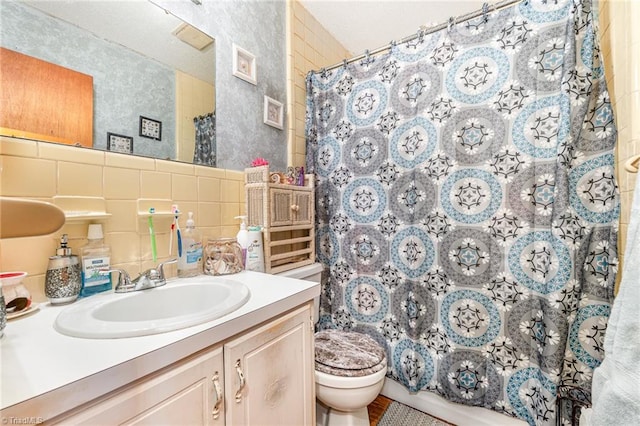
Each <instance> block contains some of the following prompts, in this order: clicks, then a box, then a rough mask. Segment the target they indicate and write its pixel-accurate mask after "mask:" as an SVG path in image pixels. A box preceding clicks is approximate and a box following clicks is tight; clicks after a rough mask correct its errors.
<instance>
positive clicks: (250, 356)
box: [224, 304, 315, 426]
mask: <svg viewBox="0 0 640 426" xmlns="http://www.w3.org/2000/svg"><path fill="white" fill-rule="evenodd" d="M310 307H311V305H310V304H308V305H306V306H305V307H304V308H303V309H298V310H296V311H293V312H291V313H289V314H287V315H285V316H283V317H281V318H280V319H278V320H276V321H273V322H272V323H270V324H267V325H265V326H264V327H261V328H259V329H257V330H254V331H252V332H250V333H247V334H245V335H243V336H241V337H239V338H237V339H234V340H233V341H231V342H229V343H227V344H225V346H224V358H225V384H226V389H225V395H226V396H227V425H260V426H284V425H291V426H299V425H312V424H315V382H314V374H315V371H314V369H315V366H314V354H313V332H312V327H313V324H312V322H311V310H310Z"/></svg>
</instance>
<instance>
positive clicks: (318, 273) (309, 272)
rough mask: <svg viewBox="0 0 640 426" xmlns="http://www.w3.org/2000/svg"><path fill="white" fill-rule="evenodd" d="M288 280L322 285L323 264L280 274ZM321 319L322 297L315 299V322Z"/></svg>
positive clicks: (314, 264)
mask: <svg viewBox="0 0 640 426" xmlns="http://www.w3.org/2000/svg"><path fill="white" fill-rule="evenodd" d="M276 275H280V276H283V277H287V278H297V279H299V280H305V281H313V282H314V283H318V284H319V283H320V279H321V278H322V264H320V263H312V264H311V265H305V266H301V267H300V268H295V269H290V270H288V271H284V272H280V273H279V274H276ZM318 318H320V296H317V297H314V298H313V320H314V322H316V321H317V320H318Z"/></svg>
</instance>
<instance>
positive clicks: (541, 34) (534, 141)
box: [306, 0, 619, 425]
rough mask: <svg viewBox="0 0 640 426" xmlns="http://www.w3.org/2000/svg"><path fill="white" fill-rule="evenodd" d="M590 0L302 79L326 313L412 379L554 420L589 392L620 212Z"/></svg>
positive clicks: (530, 11)
mask: <svg viewBox="0 0 640 426" xmlns="http://www.w3.org/2000/svg"><path fill="white" fill-rule="evenodd" d="M594 13H595V11H594V10H592V5H591V1H590V0H582V1H580V0H556V1H553V2H550V1H544V0H538V1H533V0H531V1H528V2H523V3H520V4H518V5H517V6H514V7H510V8H507V9H504V10H502V11H499V12H494V13H490V14H488V15H486V14H485V16H481V17H479V18H477V19H473V20H470V21H467V22H461V23H459V24H454V25H449V27H448V28H447V29H444V30H442V31H439V32H436V33H432V34H428V35H426V34H424V33H423V34H420V35H419V36H417V37H416V38H415V39H413V40H411V41H407V42H405V43H396V44H393V43H392V46H391V48H390V50H389V51H388V52H387V53H385V54H382V55H377V56H370V57H365V58H364V59H362V60H360V61H357V62H353V63H349V64H347V63H345V64H344V65H342V66H340V67H338V68H334V69H330V70H322V71H319V72H312V73H310V74H309V75H308V77H307V123H306V136H307V165H306V166H307V168H308V170H311V171H312V172H313V173H314V174H315V178H316V181H317V192H316V222H317V242H316V247H317V256H318V259H319V260H320V261H321V262H322V263H323V264H324V265H325V277H324V279H323V287H322V295H321V302H320V305H321V306H320V307H321V314H320V316H321V318H320V327H322V328H339V329H345V330H353V331H360V332H364V333H367V334H369V335H371V336H372V337H374V338H375V339H376V340H377V341H378V342H380V343H381V344H382V345H383V346H384V347H385V349H386V351H387V355H388V359H387V362H388V367H389V370H388V376H389V377H391V378H392V379H394V380H396V381H399V382H401V383H402V384H404V386H406V387H407V388H408V389H409V390H410V391H420V390H428V391H433V392H436V393H438V394H440V395H442V396H443V397H445V398H447V399H449V400H451V401H454V402H457V403H463V404H468V405H474V406H482V407H486V408H490V409H493V410H497V411H500V412H504V413H506V414H509V415H512V416H516V417H519V418H521V419H523V420H525V421H527V422H528V423H529V424H531V425H534V424H535V425H551V424H554V423H555V420H556V411H557V408H556V401H557V398H556V393H557V391H558V388H559V387H560V386H561V385H570V386H578V387H583V388H585V389H587V390H588V389H590V380H591V375H592V370H593V368H594V367H596V366H598V365H599V364H600V362H601V359H602V356H603V336H604V333H605V329H606V324H607V319H608V316H609V311H610V306H611V302H612V299H613V288H614V281H615V275H616V264H617V252H616V243H617V219H618V215H619V199H618V190H617V185H616V182H615V178H614V156H613V150H614V146H615V142H616V129H615V125H614V120H613V111H612V108H611V104H610V101H609V95H608V93H607V89H606V86H605V79H604V75H603V66H602V62H601V57H600V53H599V48H598V44H597V37H596V28H595V25H596V19H595V18H594Z"/></svg>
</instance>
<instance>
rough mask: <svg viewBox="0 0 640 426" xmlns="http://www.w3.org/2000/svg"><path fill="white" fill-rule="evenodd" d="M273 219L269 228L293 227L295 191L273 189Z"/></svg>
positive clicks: (270, 195) (271, 196) (271, 195)
mask: <svg viewBox="0 0 640 426" xmlns="http://www.w3.org/2000/svg"><path fill="white" fill-rule="evenodd" d="M269 197H270V201H271V209H270V213H271V218H270V221H269V226H286V225H291V222H292V221H293V216H292V214H293V205H294V203H293V191H291V190H290V189H280V188H271V190H270V191H269Z"/></svg>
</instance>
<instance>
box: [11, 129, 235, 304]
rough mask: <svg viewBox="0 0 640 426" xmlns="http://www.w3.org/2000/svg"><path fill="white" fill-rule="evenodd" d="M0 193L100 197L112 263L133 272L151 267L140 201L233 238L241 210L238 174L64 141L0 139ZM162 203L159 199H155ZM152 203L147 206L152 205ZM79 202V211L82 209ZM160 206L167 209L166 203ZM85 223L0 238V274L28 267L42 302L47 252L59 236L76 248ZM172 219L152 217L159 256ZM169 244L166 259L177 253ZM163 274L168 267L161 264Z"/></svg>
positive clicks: (206, 232) (206, 230) (81, 242)
mask: <svg viewBox="0 0 640 426" xmlns="http://www.w3.org/2000/svg"><path fill="white" fill-rule="evenodd" d="M0 171H1V173H2V181H1V182H0V195H3V196H11V197H25V198H30V199H36V200H42V201H47V202H51V203H56V202H58V199H59V198H58V197H61V196H80V197H88V198H87V202H85V203H84V205H88V200H93V201H95V200H96V199H97V200H104V201H103V205H104V208H105V210H106V212H108V213H111V217H109V218H107V219H105V220H101V221H100V222H95V223H102V224H103V229H104V233H105V241H106V243H107V244H108V245H109V246H111V249H112V260H111V263H112V266H114V267H117V268H122V269H125V270H126V271H128V272H129V273H130V274H131V275H132V276H137V274H138V273H140V272H141V271H143V270H145V269H147V268H149V267H151V266H154V265H155V262H154V261H153V259H152V256H151V245H150V239H149V231H148V227H147V218H146V216H139V215H138V210H139V208H141V207H142V206H144V205H145V203H144V201H143V202H142V203H140V200H145V199H153V200H158V201H154V202H155V203H156V204H157V205H158V207H157V209H158V210H164V209H165V208H166V209H170V205H171V204H172V203H175V204H177V205H178V207H179V209H180V210H181V211H182V212H183V213H184V214H183V215H182V217H181V219H180V223H181V225H182V227H184V226H185V221H186V216H187V215H186V212H188V211H193V213H194V218H195V222H196V225H197V226H198V227H199V228H200V230H201V231H202V233H203V235H205V236H209V237H214V238H215V237H234V236H235V234H236V232H237V230H238V221H237V220H236V219H234V217H235V216H237V215H239V214H243V213H241V212H244V174H243V173H242V172H238V171H230V170H221V169H214V168H209V167H201V166H193V165H191V164H184V163H176V162H169V161H164V160H154V159H151V158H143V157H132V156H129V155H123V154H117V153H108V152H103V151H94V150H90V149H83V148H77V147H69V146H65V145H57V144H51V143H44V142H34V141H27V140H15V139H11V138H0ZM160 200H161V201H160ZM154 202H151V203H154ZM82 205H83V203H82V201H81V202H80V204H79V208H78V209H82V208H83V207H82ZM165 206H166V207H165ZM88 224H89V222H88V221H78V222H74V221H69V220H68V221H67V223H66V224H65V226H64V227H63V228H62V229H61V230H60V231H59V232H57V233H55V234H52V235H49V236H44V237H29V238H13V239H2V240H0V265H1V267H0V268H1V269H2V271H13V270H20V271H26V272H28V274H29V276H28V278H27V279H26V280H25V284H26V285H27V287H28V288H29V289H30V291H31V292H32V294H33V295H34V300H35V301H36V302H41V301H46V298H45V296H44V276H45V272H46V269H47V263H48V258H49V256H52V255H54V254H55V248H56V246H57V243H58V241H59V238H60V236H61V235H62V234H63V233H67V234H68V235H69V238H70V246H71V247H72V248H73V252H74V253H77V252H78V248H79V247H81V246H82V245H84V244H85V243H86V239H85V237H86V233H87V227H88ZM170 226H171V217H170V216H167V217H161V216H157V217H156V219H155V220H154V227H155V229H156V233H157V248H158V261H162V260H167V259H169V258H170V254H169V236H170ZM175 247H176V245H175V241H174V244H173V256H172V257H175V250H176V248H175ZM168 273H169V274H170V275H174V274H175V267H170V268H168Z"/></svg>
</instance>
